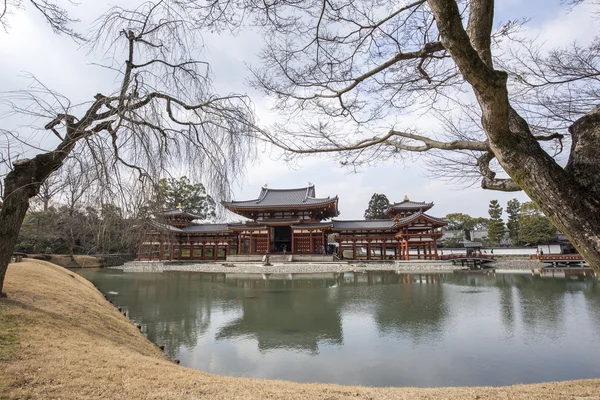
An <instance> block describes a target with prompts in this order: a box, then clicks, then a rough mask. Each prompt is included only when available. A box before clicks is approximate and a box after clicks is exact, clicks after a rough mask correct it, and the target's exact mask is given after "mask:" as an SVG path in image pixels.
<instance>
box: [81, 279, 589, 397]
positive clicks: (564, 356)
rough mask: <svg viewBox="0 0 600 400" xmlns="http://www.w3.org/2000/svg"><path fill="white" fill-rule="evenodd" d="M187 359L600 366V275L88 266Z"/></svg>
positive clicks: (401, 367) (499, 378) (217, 367)
mask: <svg viewBox="0 0 600 400" xmlns="http://www.w3.org/2000/svg"><path fill="white" fill-rule="evenodd" d="M80 273H81V275H83V276H84V277H86V278H87V279H89V280H91V281H92V282H94V284H95V285H96V286H97V287H98V288H99V289H100V290H101V291H102V292H103V293H105V294H107V295H108V297H109V299H111V300H112V301H113V302H115V303H116V304H118V305H119V306H121V307H124V308H125V309H126V310H127V313H128V316H129V317H130V318H131V319H132V320H133V321H135V322H138V323H140V324H142V326H143V331H144V332H145V333H146V334H147V336H148V338H149V339H150V340H152V341H153V342H155V343H158V344H164V345H165V346H166V348H165V351H166V352H167V353H168V354H169V355H170V356H171V357H173V358H178V359H180V360H181V363H182V365H185V366H189V367H192V368H196V369H200V370H203V371H208V372H213V373H217V374H223V375H233V376H245V377H256V378H275V379H285V380H292V381H298V382H334V383H341V384H360V385H369V386H420V387H426V386H459V385H460V386H467V385H508V384H514V383H529V382H542V381H554V380H567V379H578V378H597V377H600V357H599V356H598V355H599V354H600V284H599V282H598V281H597V280H594V279H584V280H570V279H568V280H565V279H551V278H540V277H532V276H530V275H523V274H518V275H517V274H515V275H501V274H498V275H497V276H496V277H494V276H479V275H459V274H421V275H419V274H399V275H397V274H394V273H392V272H388V273H383V272H382V273H371V274H367V273H364V274H363V273H359V274H353V273H346V274H343V275H340V274H335V275H334V274H323V275H318V276H308V275H300V274H294V275H279V276H275V275H271V276H269V277H266V276H261V275H252V276H251V275H238V276H236V275H227V276H226V275H225V274H205V273H192V272H165V273H123V272H121V271H118V270H97V271H81V272H80Z"/></svg>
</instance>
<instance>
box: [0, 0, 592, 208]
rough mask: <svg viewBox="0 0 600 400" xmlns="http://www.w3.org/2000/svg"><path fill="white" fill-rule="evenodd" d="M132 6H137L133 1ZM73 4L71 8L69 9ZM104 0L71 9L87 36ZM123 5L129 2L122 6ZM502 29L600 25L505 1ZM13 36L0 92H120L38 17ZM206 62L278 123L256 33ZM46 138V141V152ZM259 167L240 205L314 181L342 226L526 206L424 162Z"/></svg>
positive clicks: (554, 0)
mask: <svg viewBox="0 0 600 400" xmlns="http://www.w3.org/2000/svg"><path fill="white" fill-rule="evenodd" d="M131 1H133V0H131ZM65 3H66V2H65ZM114 3H117V1H116V0H113V3H106V2H104V1H99V0H93V1H92V0H81V1H80V2H79V5H78V6H77V7H73V8H72V10H73V11H72V12H73V14H74V15H76V16H77V17H78V18H79V19H80V20H81V23H80V24H79V25H78V27H79V28H80V30H81V31H85V30H86V29H87V28H88V26H89V23H90V22H91V21H92V20H93V19H94V18H95V17H96V16H98V15H99V14H100V13H101V12H102V11H103V10H104V9H106V7H107V4H114ZM118 4H122V2H118ZM496 9H497V13H496V24H497V25H500V24H501V22H502V21H506V20H509V19H516V18H523V17H528V18H531V21H530V23H529V24H528V25H527V29H528V30H529V34H531V35H537V36H539V37H540V39H541V40H542V41H544V42H546V43H548V44H551V45H556V46H560V45H563V44H568V43H570V42H572V41H574V40H577V41H584V42H585V41H588V40H589V38H590V37H592V36H593V35H594V34H597V33H598V26H597V25H598V21H597V20H594V19H593V18H592V17H591V16H590V12H589V9H586V8H585V7H579V8H576V9H575V10H573V11H571V12H568V11H567V10H566V9H565V7H564V6H561V1H560V0H498V1H497V7H496ZM9 23H10V25H11V26H10V29H9V31H8V32H0V60H1V61H0V88H1V89H0V90H2V91H8V90H16V89H20V88H23V87H26V86H27V85H28V84H29V81H28V80H27V78H26V74H33V75H35V76H36V77H37V78H38V79H39V80H40V81H42V82H44V84H45V85H47V86H48V87H51V88H53V89H55V90H57V91H59V92H61V93H63V94H65V95H67V96H69V97H70V98H72V99H73V101H74V102H78V101H83V100H88V99H91V98H92V97H93V95H94V94H96V93H98V92H103V93H107V92H110V91H111V90H112V89H113V88H114V74H113V73H111V72H110V71H107V70H104V69H101V68H98V67H97V66H94V65H92V64H91V62H92V61H93V60H94V58H93V56H90V55H89V54H88V53H87V50H86V49H81V48H79V46H78V45H77V44H75V43H73V42H72V41H70V40H69V39H68V38H64V37H60V36H56V35H53V34H52V33H51V30H50V29H49V27H48V26H47V25H46V24H45V23H44V22H43V20H42V18H41V16H40V15H38V13H35V12H32V11H31V10H22V11H17V12H15V13H14V14H13V15H11V16H10V20H9ZM204 42H205V44H206V54H205V55H204V57H203V58H204V59H207V60H208V61H209V62H210V63H211V66H212V71H213V77H214V82H215V86H216V88H217V89H218V91H220V92H237V93H247V94H249V95H250V97H251V99H252V101H253V103H254V106H255V108H256V111H257V113H258V117H259V119H260V122H261V123H262V124H265V125H268V124H269V123H271V122H272V121H274V120H275V119H276V117H277V116H276V115H274V114H273V113H272V112H271V111H270V110H269V106H268V104H269V103H268V100H267V99H266V98H264V97H263V96H262V95H260V94H258V93H257V92H256V91H254V90H252V89H251V88H249V87H248V86H247V85H246V83H245V82H246V79H247V77H248V76H249V73H248V70H247V67H246V65H247V64H251V65H252V64H256V62H257V58H256V54H257V53H258V52H259V50H260V47H261V38H260V36H259V35H257V34H256V33H255V32H252V31H244V32H242V33H240V34H238V35H236V36H229V35H225V34H221V35H216V34H206V35H205V36H204ZM44 140H45V137H40V138H39V143H40V144H41V145H42V146H43V145H44V143H45V142H44ZM259 154H260V157H259V160H257V162H256V163H254V164H253V165H250V166H249V168H248V169H247V172H246V174H245V176H244V177H240V179H238V181H237V182H236V183H235V184H234V198H235V199H237V200H244V199H249V198H255V197H256V195H257V194H258V193H259V191H260V187H261V186H263V185H264V184H268V186H269V187H270V188H290V187H301V186H305V185H307V184H308V182H312V183H314V184H315V185H316V190H317V195H318V196H323V197H326V196H335V195H337V196H339V198H340V201H339V208H340V211H341V215H340V217H339V218H341V219H358V218H362V216H363V213H364V210H365V208H366V206H367V204H368V202H369V199H370V198H371V196H372V195H373V193H384V194H386V195H387V197H388V198H389V199H390V200H391V201H401V200H402V198H403V197H404V195H408V196H409V197H410V199H411V200H418V201H433V202H434V203H435V204H436V206H435V208H433V209H432V210H431V213H432V214H433V215H437V216H444V215H446V214H448V213H452V212H464V213H469V214H471V215H473V216H486V215H487V207H488V203H489V201H490V200H492V199H498V200H499V201H500V203H501V204H503V205H505V204H506V202H507V201H508V200H509V199H512V198H515V197H516V198H518V199H519V200H521V201H527V197H526V196H525V195H524V194H522V193H502V192H495V191H484V190H482V189H480V188H479V186H478V185H474V186H473V187H470V188H469V187H465V186H464V185H461V184H453V183H449V182H446V181H444V180H441V179H439V178H436V177H433V176H430V175H429V173H428V172H427V170H426V169H425V168H424V167H423V162H422V160H421V159H419V158H414V159H413V160H410V159H408V160H405V161H404V162H397V163H394V162H387V163H382V164H380V165H378V166H375V167H365V168H363V169H362V170H361V171H360V172H359V173H352V172H351V171H349V170H347V169H344V168H342V167H341V166H340V165H339V164H338V163H336V162H335V161H332V160H328V159H326V158H317V157H310V158H305V159H303V160H301V161H299V162H297V163H295V164H294V165H289V164H286V163H285V162H283V161H281V160H280V154H279V153H278V152H277V151H273V150H271V149H269V148H266V147H261V148H260V150H259Z"/></svg>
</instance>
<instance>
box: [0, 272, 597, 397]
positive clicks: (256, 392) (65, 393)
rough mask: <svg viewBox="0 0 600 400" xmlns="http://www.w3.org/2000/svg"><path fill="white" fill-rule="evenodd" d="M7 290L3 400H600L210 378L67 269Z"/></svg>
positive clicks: (18, 280)
mask: <svg viewBox="0 0 600 400" xmlns="http://www.w3.org/2000/svg"><path fill="white" fill-rule="evenodd" d="M5 291H6V293H8V296H9V298H8V299H2V300H0V322H1V324H0V328H1V330H2V331H0V339H2V340H0V345H1V346H2V352H1V353H0V354H2V358H0V363H1V364H0V367H1V371H2V373H1V374H0V398H1V399H23V398H31V399H58V398H60V399H200V398H202V399H484V398H485V399H487V398H490V399H578V400H582V399H586V400H600V379H596V380H581V381H570V382H562V383H544V384H538V385H519V386H511V387H501V388H482V387H469V388H442V389H412V388H389V389H385V388H365V387H352V386H338V385H323V384H297V383H290V382H283V381H267V380H254V379H243V378H231V377H223V376H217V375H211V374H207V373H204V372H201V371H195V370H191V369H188V368H184V367H181V366H178V365H175V364H174V363H172V362H170V361H169V360H168V359H167V358H166V356H165V355H164V354H163V353H162V352H161V351H160V350H159V349H158V348H157V347H156V346H154V345H153V344H151V343H150V342H148V341H147V340H146V338H145V337H144V336H143V335H142V334H141V333H140V332H139V330H138V329H137V328H136V327H134V326H133V324H132V323H131V322H130V321H129V320H127V319H126V318H125V317H124V316H123V315H121V314H120V313H119V312H118V311H117V310H116V309H115V308H114V307H112V306H111V305H110V304H109V303H108V302H107V301H106V300H105V299H104V297H103V296H102V294H101V293H100V292H98V291H97V290H96V289H95V288H94V287H93V285H92V284H91V283H90V282H88V281H86V280H85V279H83V278H81V277H80V276H78V275H76V274H74V273H73V272H71V271H68V270H66V269H64V268H61V267H59V266H56V265H53V264H50V263H47V262H43V261H28V262H23V263H19V264H13V265H11V266H10V267H9V270H8V274H7V282H6V286H5ZM7 338H8V339H7ZM11 338H12V339H11ZM5 339H6V340H5ZM13 339H14V340H13Z"/></svg>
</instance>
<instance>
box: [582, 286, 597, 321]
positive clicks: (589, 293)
mask: <svg viewBox="0 0 600 400" xmlns="http://www.w3.org/2000/svg"><path fill="white" fill-rule="evenodd" d="M583 295H584V296H585V299H586V303H585V304H586V309H587V313H588V315H589V316H590V319H591V320H592V323H593V324H594V325H596V329H595V331H596V332H598V331H600V282H598V280H597V279H595V280H591V279H590V280H586V286H585V288H584V289H583Z"/></svg>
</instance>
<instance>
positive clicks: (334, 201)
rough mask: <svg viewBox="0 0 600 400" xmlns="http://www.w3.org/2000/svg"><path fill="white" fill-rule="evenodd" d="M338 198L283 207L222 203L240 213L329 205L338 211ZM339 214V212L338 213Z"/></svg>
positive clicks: (304, 208) (302, 208) (283, 205)
mask: <svg viewBox="0 0 600 400" xmlns="http://www.w3.org/2000/svg"><path fill="white" fill-rule="evenodd" d="M337 201H338V198H337V196H336V197H334V198H331V199H327V200H324V201H322V202H319V203H311V204H308V203H306V204H281V205H264V204H260V203H259V204H253V205H245V206H243V205H238V204H236V203H235V202H222V203H221V204H222V205H223V207H225V208H227V209H228V210H230V211H234V210H238V211H257V210H271V209H273V210H278V211H279V210H286V209H287V210H306V209H313V208H322V207H325V206H328V205H332V204H333V205H335V206H336V207H335V208H336V211H337ZM338 213H339V211H338Z"/></svg>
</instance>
